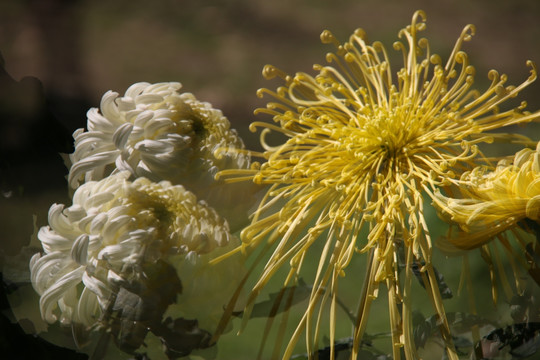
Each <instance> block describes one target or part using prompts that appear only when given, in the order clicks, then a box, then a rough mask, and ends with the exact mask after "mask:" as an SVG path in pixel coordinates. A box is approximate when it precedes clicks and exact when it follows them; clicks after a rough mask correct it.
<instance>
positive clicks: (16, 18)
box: [0, 0, 540, 359]
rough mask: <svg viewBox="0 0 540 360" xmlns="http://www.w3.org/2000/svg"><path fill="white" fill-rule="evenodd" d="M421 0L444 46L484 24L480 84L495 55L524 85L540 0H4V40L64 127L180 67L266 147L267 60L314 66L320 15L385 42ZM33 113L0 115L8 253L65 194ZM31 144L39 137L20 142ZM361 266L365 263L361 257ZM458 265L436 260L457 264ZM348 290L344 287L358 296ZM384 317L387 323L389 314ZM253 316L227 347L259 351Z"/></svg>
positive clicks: (12, 64)
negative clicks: (258, 130)
mask: <svg viewBox="0 0 540 360" xmlns="http://www.w3.org/2000/svg"><path fill="white" fill-rule="evenodd" d="M417 9H423V10H425V11H426V13H427V25H428V28H427V31H425V32H424V33H423V36H426V37H427V38H428V39H429V40H430V45H431V49H432V52H434V53H438V54H441V56H442V57H443V59H444V57H445V56H446V55H448V54H449V53H450V51H451V49H452V47H453V45H454V43H455V40H456V38H457V36H458V35H459V34H460V32H461V29H462V28H463V27H464V26H465V25H466V24H469V23H473V24H475V25H476V27H477V33H476V36H475V37H474V38H473V40H472V41H471V42H469V43H466V44H465V46H464V49H465V50H466V51H467V53H468V54H469V56H470V61H471V63H472V65H474V66H475V67H476V70H477V75H476V84H477V87H478V88H480V89H482V88H485V87H486V86H487V84H488V83H489V82H488V79H487V72H488V71H489V70H490V69H493V68H494V69H497V70H498V71H499V72H501V73H506V74H508V77H509V81H508V83H509V84H516V85H517V84H520V83H521V82H522V81H523V80H524V79H526V78H527V76H528V75H529V69H528V68H527V67H526V66H525V62H526V61H527V60H533V61H535V62H537V63H540V40H539V39H540V25H539V24H540V22H539V19H540V2H539V1H537V0H514V1H509V0H482V1H466V0H461V1H451V0H440V1H429V0H413V1H404V0H402V1H399V0H356V1H355V0H338V1H329V0H328V1H323V0H311V1H310V0H294V1H284V0H274V1H267V0H228V1H226V0H221V1H217V0H216V1H195V0H191V1H186V0H159V1H143V0H130V1H127V0H117V1H95V0H94V1H90V0H74V1H67V0H26V1H9V0H0V52H1V53H2V55H3V57H4V60H5V69H6V71H7V73H9V74H10V75H11V76H12V77H13V79H14V80H15V81H20V80H21V79H23V78H24V77H25V76H33V77H36V78H37V79H39V80H40V81H41V83H42V86H43V89H44V92H45V95H46V97H47V99H48V107H49V109H50V111H51V112H52V114H53V115H54V116H55V118H56V119H57V120H58V121H59V122H60V123H61V124H62V125H63V127H64V128H66V129H67V131H68V133H71V132H73V131H74V130H75V129H76V128H79V127H84V126H85V123H86V116H85V113H86V111H87V110H88V108H89V107H94V106H99V102H100V99H101V96H102V95H103V93H104V92H106V91H107V90H114V91H117V92H120V93H123V92H124V91H125V89H126V88H127V87H128V86H129V85H131V84H132V83H135V82H139V81H147V82H160V81H179V82H181V83H182V84H183V86H184V87H183V89H184V91H187V92H192V93H194V95H195V96H196V97H197V98H198V99H199V100H202V101H208V102H210V103H212V104H213V105H214V107H216V108H219V109H221V110H223V112H224V114H225V115H226V116H227V117H228V118H229V120H230V121H231V123H232V125H233V127H235V128H236V129H237V130H238V131H239V133H240V135H241V136H242V137H243V139H244V141H245V143H246V144H247V146H248V148H252V149H258V148H259V145H258V136H257V135H256V134H252V133H250V132H249V130H248V124H249V123H250V122H252V121H253V120H255V117H254V115H253V110H254V109H255V108H257V107H260V106H264V104H265V99H262V100H261V99H259V98H257V96H256V95H255V92H256V90H257V89H258V88H260V87H269V88H274V87H276V86H277V85H278V83H277V82H273V81H266V80H264V79H263V77H262V75H261V70H262V68H263V66H264V65H265V64H272V65H275V66H277V67H279V68H280V69H282V70H285V71H286V72H289V73H294V72H296V71H307V72H309V71H311V69H312V64H313V63H322V62H324V55H325V53H326V52H328V51H331V50H333V49H332V48H331V47H330V46H327V45H322V44H321V43H320V40H319V35H320V33H321V31H322V30H323V29H329V30H331V31H332V32H333V33H334V34H335V35H336V36H337V38H338V39H341V40H342V41H346V40H347V38H348V36H349V35H350V34H351V33H352V32H353V31H354V29H356V28H358V27H361V28H363V29H364V30H366V32H367V34H368V38H369V39H370V40H371V41H375V40H380V41H382V42H383V43H385V44H386V45H387V47H388V48H390V46H391V44H392V42H394V41H395V40H396V39H397V32H398V31H399V30H400V29H401V28H402V27H404V26H406V25H407V24H409V23H410V19H411V16H412V14H413V12H414V11H415V10H417ZM390 51H392V50H390ZM396 59H397V60H399V57H397V58H396ZM398 64H399V61H397V62H395V64H394V66H396V65H398ZM394 70H396V69H394ZM0 86H1V85H0ZM0 90H1V89H0ZM0 93H1V92H0ZM520 99H524V100H527V101H528V103H529V109H531V110H534V109H537V108H540V82H537V83H535V84H533V85H532V86H530V87H529V88H527V89H525V90H524V91H523V93H522V96H521V98H520ZM36 101H37V100H36ZM29 103H30V104H32V99H29ZM261 120H262V119H261ZM42 125H43V124H42ZM32 126H33V124H31V123H30V124H7V125H6V124H5V123H2V128H1V129H0V130H2V131H0V145H1V147H0V149H2V154H3V155H4V156H5V158H2V164H1V165H2V167H0V168H1V169H3V171H4V174H0V175H2V176H3V177H2V182H1V183H0V186H1V189H0V190H1V191H2V196H0V254H2V253H3V254H5V255H8V256H9V255H14V254H16V253H18V252H19V250H20V249H21V247H22V246H24V245H27V244H28V242H29V239H30V236H31V234H32V232H33V224H32V215H37V225H38V226H42V225H45V224H46V221H47V219H46V213H47V210H48V208H49V207H50V205H51V204H52V203H54V202H57V203H69V197H68V194H67V191H66V188H67V185H66V183H65V179H64V176H65V174H66V171H65V169H63V167H62V165H61V160H60V158H59V157H57V156H56V155H54V154H53V155H51V156H48V157H46V158H45V157H44V158H41V157H40V156H39V155H40V153H41V148H39V147H40V146H43V147H44V148H43V152H45V153H47V152H50V150H51V148H50V147H48V145H47V140H46V139H41V142H39V141H38V142H37V143H36V141H35V140H34V138H36V139H38V140H39V139H40V135H39V134H37V135H36V134H35V133H32V135H31V136H30V135H28V134H29V132H32V130H29V129H30V128H32ZM45 126H46V125H45ZM522 130H523V129H522ZM529 135H531V134H530V132H529ZM531 136H532V135H531ZM36 144H37V145H36ZM36 146H37V147H38V148H37V149H36V151H34V152H30V153H28V152H27V151H26V150H27V149H28V148H29V147H36ZM5 154H8V155H9V154H16V155H13V156H15V157H12V155H9V156H7V155H5ZM17 154H19V155H20V157H18V155H17ZM6 169H7V170H6ZM6 171H7V172H9V174H8V175H9V176H8V177H7V180H6ZM432 217H433V219H434V220H433V221H436V220H435V216H434V215H433V216H432ZM435 232H436V233H437V231H435ZM443 232H444V229H441V231H440V232H439V233H440V234H442V233H443ZM315 260H316V259H315ZM314 263H315V262H314ZM355 266H356V267H353V268H352V269H358V270H357V271H358V272H359V273H360V274H361V272H362V269H363V268H362V267H361V264H358V265H355ZM455 266H456V265H455V264H452V265H448V266H447V265H446V261H445V262H444V264H443V265H442V267H447V268H448V269H447V270H448V271H450V272H454V273H456V272H459V268H456V267H455ZM456 269H458V270H456ZM354 271H356V270H352V272H353V273H354ZM458 276H459V273H457V275H456V276H455V277H456V278H457V277H458ZM349 278H354V277H351V276H349ZM360 278H361V276H359V277H356V280H357V282H358V279H360ZM347 286H352V287H354V282H353V285H347ZM486 289H487V287H486ZM354 294H355V292H354V291H351V295H348V294H346V295H345V297H350V298H351V299H350V300H351V301H352V300H354V296H355V295H354ZM385 309H386V308H385V306H382V307H381V308H380V309H379V311H378V313H384V312H385ZM382 320H383V322H382V324H383V325H381V329H383V328H384V326H385V325H386V320H385V319H382ZM258 327H259V328H260V326H259V325H257V324H256V323H255V324H254V325H253V326H250V327H249V331H247V334H245V335H243V337H242V336H240V337H234V336H231V335H228V336H227V342H226V343H225V342H224V344H223V345H222V346H221V347H222V355H220V356H221V358H223V359H232V358H235V359H241V358H244V359H251V358H252V357H253V351H256V348H257V347H258V340H253V339H258V336H259V335H258V334H257V332H258V331H259V330H258ZM375 328H377V326H375ZM381 329H379V330H381ZM381 331H382V330H381ZM341 335H343V334H341ZM343 336H345V335H343ZM254 349H255V350H254ZM239 353H240V354H239ZM244 353H245V354H246V355H243V354H244ZM232 354H234V356H233V355H232ZM242 356H244V357H242Z"/></svg>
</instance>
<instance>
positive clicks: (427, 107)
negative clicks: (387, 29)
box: [220, 11, 539, 359]
mask: <svg viewBox="0 0 540 360" xmlns="http://www.w3.org/2000/svg"><path fill="white" fill-rule="evenodd" d="M424 21H425V14H424V13H423V12H422V11H418V12H416V13H415V14H414V16H413V18H412V23H411V25H409V26H407V27H406V28H405V29H403V30H401V31H400V32H399V37H400V38H401V39H403V40H404V42H401V41H398V42H396V43H395V44H394V49H396V50H398V51H401V53H402V54H403V66H402V67H401V68H400V69H399V70H398V71H397V72H396V73H394V72H393V71H392V67H391V65H390V60H389V56H388V53H387V50H386V48H385V47H384V46H383V45H382V44H381V43H380V42H375V43H373V44H369V43H368V42H367V41H366V38H365V34H364V32H363V31H362V30H357V31H355V33H354V34H353V35H352V36H351V37H350V39H349V41H348V42H346V43H344V44H340V43H339V42H338V41H337V40H336V39H335V37H334V36H333V35H332V34H331V33H330V32H329V31H324V32H323V33H322V35H321V40H322V42H323V43H330V44H334V45H335V46H336V48H337V51H336V52H335V53H329V54H328V55H327V57H326V59H327V61H328V62H329V63H333V64H334V66H329V65H327V66H321V65H315V66H314V69H315V70H316V71H318V74H317V75H316V76H315V77H313V76H311V75H308V74H306V73H297V74H296V75H294V76H290V75H287V74H285V73H283V72H281V71H279V70H277V69H276V68H274V67H272V66H266V67H265V69H264V71H263V74H264V76H265V77H267V78H273V77H275V76H278V77H280V78H282V79H283V80H284V82H285V86H283V87H279V88H278V89H277V91H275V92H273V91H270V90H267V89H262V90H260V91H259V93H258V94H259V95H260V96H262V95H265V94H267V95H270V96H271V97H273V98H275V99H276V101H275V102H270V103H269V104H268V105H267V108H266V109H258V110H257V111H256V112H257V113H266V114H270V115H271V116H273V120H274V122H275V123H276V124H272V123H267V122H255V123H253V124H252V129H255V128H258V127H260V128H263V129H264V130H263V131H262V133H261V142H262V145H263V147H264V148H265V150H266V151H265V152H264V153H254V155H255V156H260V157H261V158H264V159H265V160H266V161H265V162H264V163H262V164H261V165H260V166H259V165H258V164H255V165H254V166H252V168H251V169H249V170H230V171H229V170H226V171H223V172H221V173H220V175H221V176H223V177H225V178H226V179H228V181H240V180H252V181H253V182H255V183H257V184H267V185H269V190H268V192H267V193H266V196H265V197H264V199H263V200H262V202H261V204H260V207H259V208H258V210H257V211H256V213H255V214H254V218H253V221H252V223H251V225H249V226H248V227H247V228H246V229H244V231H243V232H242V240H243V247H242V249H243V250H249V249H252V248H254V247H256V246H257V245H259V244H260V243H261V242H262V241H263V240H265V239H267V243H268V244H270V245H275V248H274V249H273V253H272V255H271V256H270V258H269V260H268V261H267V263H266V266H265V267H264V270H263V272H262V274H260V277H259V280H258V282H257V283H256V284H255V286H254V287H253V289H252V293H251V296H250V298H249V299H248V304H253V303H254V301H255V299H256V297H257V296H258V294H259V293H260V291H261V289H262V288H263V287H264V286H265V285H266V284H267V282H268V281H269V279H270V278H271V277H272V276H273V275H274V274H275V273H276V271H277V270H278V269H279V268H281V267H282V266H284V265H286V264H287V263H289V264H290V270H289V275H288V276H287V278H286V280H285V282H284V285H290V284H292V283H293V282H294V281H295V279H296V278H297V276H298V274H299V273H300V272H301V268H302V264H303V262H304V260H305V256H306V252H307V251H308V249H310V247H311V246H312V245H313V244H314V243H316V242H322V243H323V250H322V252H321V253H320V260H319V267H318V270H317V273H316V276H315V279H314V283H313V290H312V293H311V297H310V299H309V304H308V307H307V310H306V312H305V314H304V316H303V318H302V320H301V321H300V323H299V324H298V326H297V328H296V330H295V332H294V334H293V336H292V337H291V340H290V342H289V345H288V346H287V349H286V350H285V354H284V358H289V357H290V356H291V354H292V351H293V349H294V346H295V344H296V343H297V341H298V340H299V337H300V335H301V333H302V332H303V331H304V330H305V331H307V346H308V349H309V351H310V352H313V351H314V349H315V348H317V343H316V341H317V335H318V333H319V327H320V326H319V324H320V319H321V316H322V315H323V313H324V309H325V308H326V307H325V306H324V305H325V304H329V305H330V315H329V316H330V321H331V326H330V330H329V331H330V333H329V335H330V344H331V357H332V358H333V356H334V355H335V354H334V349H333V343H334V340H335V339H334V336H335V318H336V307H337V302H338V301H337V295H338V278H339V277H340V276H344V275H345V271H346V270H347V266H348V265H349V263H350V261H351V259H352V258H353V256H355V254H357V253H367V254H368V267H367V272H366V275H365V282H364V288H363V290H362V292H361V296H360V302H359V307H358V309H357V318H356V324H355V331H354V343H353V354H352V357H353V358H356V356H357V353H358V348H359V344H360V340H361V339H362V336H363V333H364V330H365V327H366V322H367V318H368V316H367V315H368V313H369V310H370V305H371V303H372V301H373V299H375V298H376V297H377V293H378V289H379V285H380V284H381V283H383V284H385V285H386V287H387V291H388V298H389V314H390V321H391V331H392V343H393V353H394V359H399V358H400V349H401V348H402V347H403V346H404V350H405V354H406V357H407V359H417V354H416V350H415V348H414V345H413V344H414V341H413V339H412V325H411V302H410V301H411V297H410V291H411V279H412V276H413V275H412V269H411V266H410V265H411V264H413V263H417V264H418V262H420V263H423V264H425V265H424V266H423V267H422V269H421V272H422V274H423V277H424V283H425V285H426V288H427V293H428V294H429V296H430V298H431V301H432V303H433V305H434V307H435V310H436V312H437V314H438V315H439V317H440V319H441V326H440V329H441V333H442V336H443V339H444V340H445V342H446V346H447V352H448V355H449V357H450V358H451V359H456V358H457V355H456V352H455V350H454V347H453V345H452V340H451V336H450V333H449V327H448V323H447V320H446V316H445V311H444V308H443V305H442V301H441V295H440V293H439V289H438V287H437V285H436V284H437V281H436V277H435V274H434V270H433V266H432V262H431V255H432V241H431V238H430V232H429V229H428V226H427V224H426V220H425V217H424V211H425V210H424V205H425V201H424V198H423V195H424V194H425V193H427V194H428V195H429V196H433V191H434V189H436V188H438V187H440V186H447V185H449V184H450V183H451V182H452V181H453V180H454V179H456V178H459V175H460V174H461V173H462V172H463V171H465V170H466V169H470V168H472V167H473V165H474V164H475V162H474V159H475V158H476V157H477V156H481V152H480V150H479V149H478V146H477V144H479V143H490V142H493V141H495V140H496V141H508V142H510V141H514V142H520V141H527V140H526V139H525V138H523V137H520V136H517V135H509V134H497V133H492V132H490V133H489V134H488V133H487V132H488V131H492V130H495V129H498V128H501V127H505V126H509V125H512V124H518V123H524V122H529V121H532V120H534V119H537V118H538V117H539V114H529V113H525V112H523V108H524V106H525V105H524V104H522V106H520V107H519V108H517V109H512V110H508V111H503V112H499V110H498V106H499V105H500V104H501V103H503V102H504V101H506V100H507V99H509V98H512V97H514V96H515V95H516V94H518V92H519V91H521V90H522V89H523V88H524V87H525V86H527V85H528V84H529V83H531V82H532V81H534V80H535V78H536V70H535V69H534V68H533V70H532V71H531V76H530V77H529V78H528V79H527V80H526V81H525V82H524V83H523V84H521V85H519V86H517V87H513V86H505V85H504V84H505V82H506V80H507V79H506V76H504V75H499V74H498V73H497V72H496V71H491V72H490V73H489V78H490V79H491V82H492V83H491V85H490V86H489V87H488V89H487V90H485V91H484V92H483V93H482V92H479V91H476V90H472V89H471V87H472V85H473V77H474V68H473V67H472V66H471V65H469V62H468V58H467V55H466V54H465V53H464V52H463V51H461V46H462V44H463V42H465V41H468V40H470V38H471V36H472V35H473V33H474V27H473V26H472V25H468V26H466V27H465V28H464V30H463V32H462V33H461V35H460V36H459V38H458V40H457V42H456V44H455V46H454V49H453V51H452V53H451V54H450V56H449V58H448V60H447V62H446V63H445V64H443V63H442V61H441V58H440V57H439V56H438V55H435V54H431V51H430V48H429V44H428V41H427V40H426V39H424V38H419V37H418V33H419V32H420V31H422V30H424V28H425V22H424ZM530 65H531V66H532V64H530ZM393 76H395V77H396V78H395V79H394V78H393ZM271 131H276V132H278V133H281V134H282V135H284V136H285V137H286V140H285V141H284V142H283V143H282V144H280V145H278V146H270V145H268V143H267V142H266V141H265V136H266V135H267V133H268V132H271ZM363 229H366V230H367V232H368V235H367V240H365V239H364V238H363V237H361V236H360V234H361V230H363ZM268 246H269V245H268ZM398 248H404V249H405V250H404V252H405V254H404V258H405V261H406V264H409V266H406V267H405V270H404V271H403V272H401V273H400V272H399V271H398V270H399V269H398V265H399V264H398V258H399V256H400V254H398ZM400 278H401V279H400ZM249 311H250V307H249V305H248V308H247V309H246V312H245V314H244V319H245V320H247V319H248V318H249Z"/></svg>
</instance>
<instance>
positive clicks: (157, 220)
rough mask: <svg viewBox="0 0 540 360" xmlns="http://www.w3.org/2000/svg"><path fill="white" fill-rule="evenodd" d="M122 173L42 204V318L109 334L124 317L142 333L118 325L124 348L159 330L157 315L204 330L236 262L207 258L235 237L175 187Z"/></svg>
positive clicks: (238, 271) (35, 265)
mask: <svg viewBox="0 0 540 360" xmlns="http://www.w3.org/2000/svg"><path fill="white" fill-rule="evenodd" d="M129 175H130V174H129V173H128V172H120V173H117V174H114V175H110V176H109V177H107V178H105V179H103V180H100V181H89V182H86V183H85V184H83V185H81V186H80V187H79V188H78V189H77V190H76V191H75V193H74V196H73V204H72V205H71V206H69V207H65V206H64V205H61V204H54V205H53V206H51V208H50V210H49V226H46V227H42V228H41V229H40V230H39V233H38V239H39V240H40V241H41V244H42V246H43V250H44V253H43V254H36V255H34V257H33V258H32V259H31V262H30V270H31V280H32V284H33V286H34V289H35V290H36V291H37V293H38V294H39V295H40V296H41V298H40V303H39V305H40V310H41V314H42V316H43V318H44V319H45V320H46V321H47V322H49V323H52V322H55V321H57V320H59V321H60V322H61V323H62V324H66V325H67V324H79V325H83V326H85V327H87V328H92V329H100V328H105V331H108V332H110V331H112V333H113V334H115V333H114V332H115V331H116V332H118V331H119V329H118V324H117V327H114V326H111V325H110V324H108V321H112V320H111V319H117V320H118V321H123V320H125V321H128V320H129V321H132V325H133V327H134V328H136V327H137V326H139V330H140V331H142V334H143V336H142V338H141V339H138V340H140V341H135V340H129V336H131V337H132V338H135V339H137V332H136V331H135V329H131V330H127V329H125V328H122V330H121V331H123V332H125V331H128V333H129V334H130V335H129V336H128V334H123V335H122V336H124V337H127V338H128V340H125V343H124V344H123V345H124V347H128V348H131V350H136V348H137V346H138V345H142V340H143V339H144V337H145V335H146V333H147V332H148V331H152V332H154V333H156V332H159V330H160V328H161V325H160V324H161V323H162V321H163V322H167V321H168V322H170V323H175V321H177V320H176V319H182V321H183V320H189V321H191V320H194V321H196V322H197V324H198V328H199V329H202V330H203V331H204V332H206V333H208V334H212V332H213V331H214V330H215V328H216V326H217V324H218V322H219V319H220V318H221V316H222V314H223V307H224V306H225V305H226V301H227V296H228V295H227V294H232V292H233V291H234V289H235V287H236V286H237V284H238V283H239V281H240V278H241V276H242V267H243V265H242V262H241V261H240V259H239V258H236V259H231V261H227V262H226V263H223V264H217V265H214V266H211V265H209V262H210V261H211V260H212V259H213V258H215V257H217V256H219V255H222V254H223V253H225V252H227V251H230V250H231V249H233V248H234V247H236V246H238V245H239V240H238V239H237V238H235V237H234V236H233V235H231V234H230V232H229V228H228V224H227V222H226V221H225V220H224V219H223V218H222V217H220V216H219V215H218V214H217V213H216V212H215V211H214V210H213V209H212V208H210V207H209V206H207V205H206V204H205V203H204V202H199V201H197V198H196V197H195V195H194V194H192V193H191V192H189V191H187V190H185V189H184V188H183V187H182V186H180V185H176V186H173V185H171V183H169V182H167V181H163V182H160V183H153V182H151V181H150V180H148V179H146V178H138V179H136V180H135V181H133V182H131V181H129V180H127V178H128V177H129ZM111 311H114V313H115V314H116V315H115V316H111V314H110V312H111ZM137 324H139V325H137ZM109 327H112V330H111V328H109ZM171 331H172V330H171ZM121 334H122V333H121ZM121 334H120V335H121ZM138 334H139V335H140V334H141V332H139V333H138ZM115 335H118V334H115ZM120 335H118V336H120ZM160 335H161V334H160ZM156 336H157V335H156ZM163 337H164V338H167V336H165V335H163ZM169 337H170V336H169ZM177 337H178V336H177ZM209 339H210V335H208V340H209ZM119 341H120V343H121V344H122V339H120V340H119ZM169 345H170V346H172V347H174V346H173V345H171V344H169Z"/></svg>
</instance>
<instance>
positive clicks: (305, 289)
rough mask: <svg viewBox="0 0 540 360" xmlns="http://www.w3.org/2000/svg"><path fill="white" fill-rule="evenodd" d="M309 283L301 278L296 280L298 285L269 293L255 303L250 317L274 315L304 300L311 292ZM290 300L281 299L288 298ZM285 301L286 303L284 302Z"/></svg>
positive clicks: (238, 313)
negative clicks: (266, 298)
mask: <svg viewBox="0 0 540 360" xmlns="http://www.w3.org/2000/svg"><path fill="white" fill-rule="evenodd" d="M311 289H312V286H311V285H307V284H306V283H305V282H304V281H303V280H302V279H299V280H298V285H295V286H288V287H285V288H282V289H281V290H280V291H279V292H277V293H271V294H269V299H268V300H265V301H262V302H260V303H256V304H255V305H254V306H253V310H252V312H251V318H257V317H274V316H276V315H277V314H279V313H281V312H284V311H287V310H289V309H290V308H291V307H292V306H294V305H296V304H298V303H300V302H301V301H303V300H306V299H307V298H308V297H309V296H310V294H311ZM289 296H292V299H291V301H286V302H285V301H283V299H289ZM285 303H286V304H285ZM241 313H242V312H237V313H235V315H240V314H241Z"/></svg>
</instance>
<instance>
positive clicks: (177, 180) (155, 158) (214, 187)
mask: <svg viewBox="0 0 540 360" xmlns="http://www.w3.org/2000/svg"><path fill="white" fill-rule="evenodd" d="M181 87H182V85H181V84H180V83H177V82H169V83H157V84H149V83H144V82H141V83H136V84H133V85H131V86H130V87H129V88H128V89H127V90H126V93H125V94H124V95H123V96H120V95H119V94H118V93H116V92H113V91H108V92H107V93H105V95H103V98H102V99H101V105H100V109H98V108H92V109H90V110H89V111H88V125H87V127H88V130H87V131H85V130H84V129H78V130H76V131H75V132H74V134H73V137H74V139H75V152H74V153H73V154H71V155H70V160H71V162H72V166H71V169H70V172H69V184H70V185H71V187H72V188H74V189H76V188H77V187H78V186H79V184H80V183H81V182H84V181H91V180H101V179H103V178H104V177H106V176H108V175H109V174H112V173H115V172H118V171H129V173H130V174H131V176H132V178H136V177H140V176H144V177H146V178H148V179H150V180H152V181H156V182H158V181H162V180H167V181H170V182H172V183H173V184H181V185H183V186H185V187H187V188H188V189H189V190H190V191H193V192H195V193H196V195H197V196H198V197H199V198H200V199H204V200H206V201H208V202H209V203H210V204H211V205H213V206H216V207H222V208H225V209H228V210H230V208H231V207H235V206H238V203H239V201H238V198H237V197H236V198H235V197H234V195H231V193H238V191H237V190H238V189H234V188H231V187H230V186H224V184H222V183H220V182H216V180H215V179H214V176H215V174H216V173H217V172H218V171H219V170H225V169H245V168H249V166H250V158H249V156H248V155H247V153H246V152H242V151H241V149H243V148H244V144H243V142H242V139H240V137H239V136H238V133H237V132H236V130H234V129H231V128H230V123H229V121H228V120H227V118H226V117H225V116H223V113H222V112H221V111H220V110H217V109H214V108H212V106H211V105H210V104H209V103H207V102H201V101H198V100H197V99H196V98H195V96H193V94H191V93H180V92H179V91H180V89H181ZM216 150H219V155H217V154H216ZM239 150H240V151H239ZM246 200H247V199H246ZM230 220H233V218H232V217H230Z"/></svg>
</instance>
